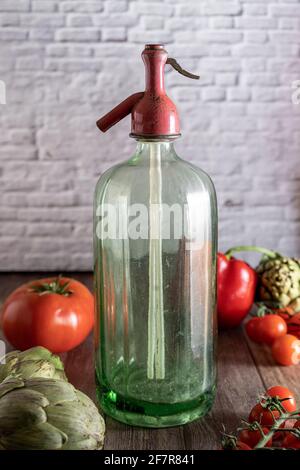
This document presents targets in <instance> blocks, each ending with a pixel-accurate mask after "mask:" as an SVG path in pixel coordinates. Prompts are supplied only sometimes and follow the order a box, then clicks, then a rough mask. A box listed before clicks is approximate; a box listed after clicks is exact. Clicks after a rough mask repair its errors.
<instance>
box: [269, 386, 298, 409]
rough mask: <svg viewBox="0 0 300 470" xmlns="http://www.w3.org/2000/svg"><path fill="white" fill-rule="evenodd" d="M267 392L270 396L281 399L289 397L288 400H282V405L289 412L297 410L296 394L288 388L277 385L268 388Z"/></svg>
mask: <svg viewBox="0 0 300 470" xmlns="http://www.w3.org/2000/svg"><path fill="white" fill-rule="evenodd" d="M266 394H267V395H269V397H278V398H280V399H283V398H288V400H284V401H282V402H281V405H282V406H283V408H284V409H285V410H286V411H287V412H289V413H292V412H293V411H296V409H297V404H296V399H295V395H294V394H293V393H292V392H291V391H290V390H289V389H288V388H286V387H281V386H280V385H277V386H275V387H271V388H268V390H267V391H266Z"/></svg>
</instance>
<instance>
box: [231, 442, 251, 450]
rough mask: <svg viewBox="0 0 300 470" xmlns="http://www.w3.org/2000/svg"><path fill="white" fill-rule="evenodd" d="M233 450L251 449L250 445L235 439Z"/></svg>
mask: <svg viewBox="0 0 300 470" xmlns="http://www.w3.org/2000/svg"><path fill="white" fill-rule="evenodd" d="M234 450H252V447H250V446H249V445H248V444H246V443H245V442H241V441H237V443H236V448H235V449H234Z"/></svg>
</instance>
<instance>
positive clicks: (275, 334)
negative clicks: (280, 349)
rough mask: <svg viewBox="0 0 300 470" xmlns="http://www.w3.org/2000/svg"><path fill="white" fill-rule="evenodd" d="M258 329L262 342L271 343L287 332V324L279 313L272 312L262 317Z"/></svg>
mask: <svg viewBox="0 0 300 470" xmlns="http://www.w3.org/2000/svg"><path fill="white" fill-rule="evenodd" d="M258 331H259V333H258V334H259V337H260V340H261V342H262V343H265V344H269V345H271V344H273V343H274V341H275V340H276V339H277V338H280V336H283V335H285V334H286V333H287V326H286V322H285V321H284V320H283V319H282V318H281V317H280V316H279V315H272V314H271V315H266V316H264V317H262V318H261V319H260V323H259V324H258Z"/></svg>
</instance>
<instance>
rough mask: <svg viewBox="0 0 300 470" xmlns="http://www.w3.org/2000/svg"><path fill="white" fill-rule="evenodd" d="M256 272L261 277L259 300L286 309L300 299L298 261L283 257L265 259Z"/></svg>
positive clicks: (299, 269)
mask: <svg viewBox="0 0 300 470" xmlns="http://www.w3.org/2000/svg"><path fill="white" fill-rule="evenodd" d="M256 271H257V273H258V275H259V285H258V297H259V300H264V301H272V302H277V303H278V304H279V306H280V307H286V306H287V305H289V304H290V303H292V302H293V301H295V299H297V298H298V297H300V264H299V261H298V260H296V259H294V258H287V257H282V256H281V255H277V256H276V257H275V258H269V257H263V258H262V260H261V262H260V263H259V265H258V267H257V268H256Z"/></svg>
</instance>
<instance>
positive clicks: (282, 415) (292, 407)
mask: <svg viewBox="0 0 300 470" xmlns="http://www.w3.org/2000/svg"><path fill="white" fill-rule="evenodd" d="M222 445H223V449H224V450H254V449H263V448H282V449H300V410H299V411H297V404H296V400H295V396H294V394H293V393H292V392H291V391H290V390H289V389H288V388H286V387H282V386H279V385H278V386H275V387H271V388H269V389H268V390H267V391H266V393H265V395H264V396H263V397H262V398H261V399H260V401H259V402H258V403H256V405H255V406H254V407H253V408H252V410H251V411H250V414H249V417H248V421H244V422H243V426H242V427H241V428H239V429H238V432H237V435H236V436H233V435H228V434H224V438H223V441H222Z"/></svg>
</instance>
